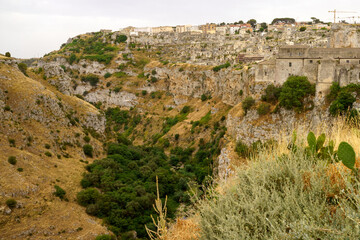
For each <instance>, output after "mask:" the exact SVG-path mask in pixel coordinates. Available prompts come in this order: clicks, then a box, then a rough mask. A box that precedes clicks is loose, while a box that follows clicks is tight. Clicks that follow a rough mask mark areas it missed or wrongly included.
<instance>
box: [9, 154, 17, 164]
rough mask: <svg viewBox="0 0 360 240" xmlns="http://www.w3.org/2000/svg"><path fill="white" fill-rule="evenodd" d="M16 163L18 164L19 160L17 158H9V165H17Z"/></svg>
mask: <svg viewBox="0 0 360 240" xmlns="http://www.w3.org/2000/svg"><path fill="white" fill-rule="evenodd" d="M16 162H17V160H16V157H15V156H10V157H9V158H8V163H10V164H11V165H15V164H16Z"/></svg>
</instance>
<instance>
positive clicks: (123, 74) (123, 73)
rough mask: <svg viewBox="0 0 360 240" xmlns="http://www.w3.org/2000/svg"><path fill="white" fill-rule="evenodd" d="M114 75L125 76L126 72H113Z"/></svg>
mask: <svg viewBox="0 0 360 240" xmlns="http://www.w3.org/2000/svg"><path fill="white" fill-rule="evenodd" d="M114 76H115V77H117V78H123V77H126V76H127V74H126V72H116V73H114Z"/></svg>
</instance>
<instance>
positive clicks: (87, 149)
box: [83, 144, 94, 157]
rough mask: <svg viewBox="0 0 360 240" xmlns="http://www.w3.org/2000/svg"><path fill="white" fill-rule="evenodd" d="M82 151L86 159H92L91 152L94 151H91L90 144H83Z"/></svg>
mask: <svg viewBox="0 0 360 240" xmlns="http://www.w3.org/2000/svg"><path fill="white" fill-rule="evenodd" d="M83 151H84V153H85V155H86V156H88V157H93V151H94V149H93V147H92V146H91V145H90V144H85V145H84V146H83Z"/></svg>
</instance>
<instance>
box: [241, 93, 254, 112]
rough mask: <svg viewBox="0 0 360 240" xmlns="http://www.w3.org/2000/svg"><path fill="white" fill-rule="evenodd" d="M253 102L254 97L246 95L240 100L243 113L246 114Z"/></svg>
mask: <svg viewBox="0 0 360 240" xmlns="http://www.w3.org/2000/svg"><path fill="white" fill-rule="evenodd" d="M254 104H255V99H253V98H252V97H250V96H249V97H246V98H245V99H244V101H242V108H243V110H244V113H245V115H246V114H247V111H248V110H249V109H250V108H251V107H252V106H253V105H254Z"/></svg>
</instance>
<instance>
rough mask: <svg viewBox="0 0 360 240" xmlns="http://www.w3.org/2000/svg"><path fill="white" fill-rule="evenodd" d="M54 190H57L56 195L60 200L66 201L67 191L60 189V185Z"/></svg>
mask: <svg viewBox="0 0 360 240" xmlns="http://www.w3.org/2000/svg"><path fill="white" fill-rule="evenodd" d="M54 188H55V192H54V195H55V196H56V197H58V198H60V199H61V200H62V199H64V197H65V194H66V191H65V190H64V189H62V188H61V187H59V186H58V185H55V186H54Z"/></svg>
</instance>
